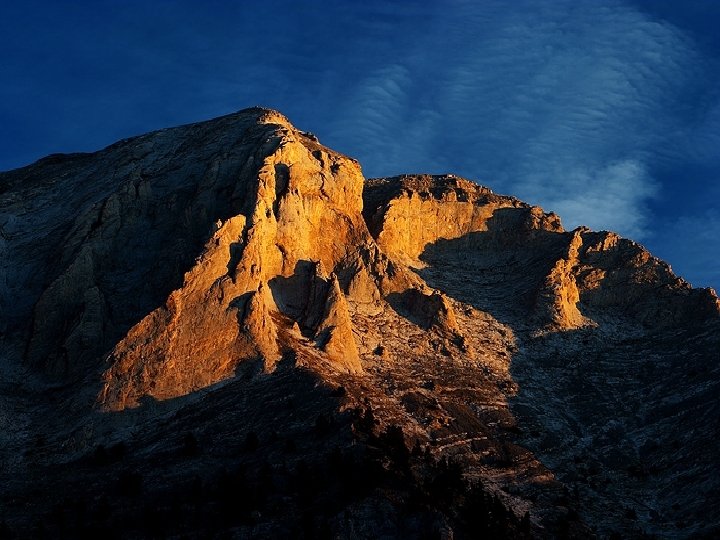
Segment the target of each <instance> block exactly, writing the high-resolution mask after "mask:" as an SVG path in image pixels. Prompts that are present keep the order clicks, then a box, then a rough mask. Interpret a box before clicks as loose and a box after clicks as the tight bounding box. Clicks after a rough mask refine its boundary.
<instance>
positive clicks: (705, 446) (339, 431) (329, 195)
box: [0, 108, 720, 538]
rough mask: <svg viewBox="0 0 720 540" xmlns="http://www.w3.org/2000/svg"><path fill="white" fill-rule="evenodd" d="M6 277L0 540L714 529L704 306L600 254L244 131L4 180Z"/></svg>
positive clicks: (239, 116)
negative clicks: (3, 535)
mask: <svg viewBox="0 0 720 540" xmlns="http://www.w3.org/2000/svg"><path fill="white" fill-rule="evenodd" d="M0 255H1V256H0V261H2V262H1V263H0V283H1V284H2V288H0V302H2V304H1V305H0V308H1V312H2V314H3V316H2V319H0V331H1V332H2V334H1V336H2V338H1V339H2V347H3V357H2V362H3V381H2V383H1V384H0V425H2V426H3V430H2V431H3V433H2V435H0V440H2V442H3V444H2V445H0V448H1V449H0V460H2V463H3V468H2V473H0V486H1V487H0V501H2V502H1V503H0V509H2V514H0V519H1V520H4V522H3V525H2V526H3V527H4V529H5V530H6V532H12V533H16V534H18V535H20V536H27V535H33V534H36V533H38V532H39V531H41V532H42V531H44V532H45V533H49V534H50V535H51V536H67V537H75V535H77V534H81V533H82V534H85V533H88V534H90V533H97V534H100V533H104V532H107V531H114V533H115V534H119V535H120V536H122V537H125V536H127V537H145V536H153V535H154V536H158V535H159V536H178V535H181V534H190V535H195V536H197V537H207V536H208V535H212V534H220V533H221V532H222V534H229V535H230V537H238V538H245V537H268V536H270V537H275V536H277V537H291V536H294V537H300V536H305V537H308V538H310V537H318V536H323V535H326V536H330V537H338V538H356V537H358V538H377V537H379V536H385V537H397V538H407V537H421V536H422V535H423V534H430V535H431V536H432V535H433V534H434V535H435V536H437V537H443V538H451V537H453V535H454V537H455V538H464V537H474V535H477V534H488V535H496V536H498V535H501V534H502V535H506V536H509V537H527V538H531V537H552V536H558V537H563V536H565V537H567V536H571V537H592V536H594V535H599V536H601V537H604V536H607V535H610V534H613V533H616V534H620V535H622V536H623V537H628V536H630V537H632V536H638V537H639V536H642V535H643V534H651V535H657V536H660V537H668V538H669V537H672V538H676V537H686V536H691V535H706V536H711V535H712V534H714V533H717V532H718V531H720V529H719V527H720V522H719V521H718V519H717V516H718V515H720V497H718V496H717V493H718V490H720V480H719V479H718V478H717V477H716V475H715V474H714V471H715V469H716V467H717V466H718V464H719V463H718V462H719V459H720V446H719V444H720V443H718V440H720V439H719V438H718V435H719V433H718V425H717V414H718V411H719V409H720V397H719V396H720V393H718V389H719V386H720V371H719V363H718V360H719V358H718V352H717V351H718V350H720V302H719V301H718V298H717V296H716V295H715V293H714V292H713V291H712V290H711V289H693V288H692V287H691V286H690V285H689V284H688V283H687V282H685V281H684V280H682V279H681V278H678V277H676V276H675V275H674V274H673V273H672V271H671V269H670V267H669V266H668V265H667V264H666V263H664V262H663V261H661V260H659V259H657V258H655V257H653V256H652V255H651V254H650V253H648V252H647V251H646V250H645V249H644V248H643V247H642V246H641V245H639V244H637V243H635V242H633V241H631V240H627V239H624V238H621V237H619V236H618V235H616V234H614V233H611V232H604V231H603V232H594V231H591V230H589V229H587V228H582V227H581V228H578V229H576V230H574V231H565V230H564V229H563V227H562V225H561V222H560V218H559V217H558V216H556V215H555V214H553V213H549V214H548V213H546V212H544V211H543V210H542V209H541V208H539V207H537V206H531V205H529V204H526V203H523V202H521V201H519V200H518V199H516V198H514V197H510V196H505V195H498V194H495V193H494V192H493V191H492V190H491V189H490V188H488V187H484V186H480V185H478V184H476V183H474V182H471V181H469V180H466V179H463V178H459V177H456V176H455V175H452V174H447V175H428V174H408V175H402V176H399V177H392V178H380V179H373V180H365V179H364V178H363V175H362V172H361V168H360V165H359V164H358V162H357V161H356V160H354V159H352V158H349V157H346V156H344V155H342V154H339V153H337V152H335V151H333V150H331V149H329V148H327V147H324V146H322V145H321V144H320V143H319V142H318V140H317V138H316V137H315V136H314V135H312V134H310V133H307V132H303V131H300V130H298V129H296V128H295V127H293V126H292V125H291V124H290V122H289V121H288V120H287V118H285V117H284V116H283V115H282V114H280V113H278V112H276V111H272V110H268V109H262V108H252V109H246V110H243V111H240V112H238V113H235V114H231V115H228V116H224V117H221V118H217V119H214V120H211V121H208V122H202V123H198V124H192V125H187V126H180V127H177V128H171V129H165V130H160V131H157V132H153V133H149V134H147V135H142V136H139V137H135V138H131V139H126V140H123V141H120V142H118V143H116V144H113V145H111V146H109V147H108V148H106V149H104V150H101V151H99V152H96V153H92V154H69V155H52V156H48V157H47V158H44V159H42V160H40V161H38V162H37V163H35V164H33V165H30V166H28V167H24V168H21V169H17V170H14V171H9V172H6V173H0ZM107 478H112V480H111V481H108V480H107ZM59 492H61V493H63V494H64V496H63V497H60V496H59V495H58V493H59ZM66 500H69V501H71V502H69V503H66V502H65V501H66ZM38 524H39V525H38ZM38 527H41V530H40V529H38ZM195 536H193V537H195Z"/></svg>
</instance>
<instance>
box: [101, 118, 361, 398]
mask: <svg viewBox="0 0 720 540" xmlns="http://www.w3.org/2000/svg"><path fill="white" fill-rule="evenodd" d="M261 122H263V123H267V125H269V126H270V127H269V128H268V130H267V132H266V133H267V134H268V135H267V137H268V139H267V141H266V142H264V143H263V147H262V148H263V149H264V154H265V155H262V154H255V155H254V156H252V157H251V158H249V159H250V160H251V161H252V162H253V164H254V167H255V168H252V167H248V168H246V169H236V170H232V169H229V170H228V171H227V172H226V174H227V175H229V176H230V177H231V178H232V177H235V181H236V182H242V183H246V184H248V185H252V186H253V188H252V190H249V191H248V192H246V196H245V201H244V208H243V210H244V213H241V214H238V215H236V216H233V217H231V218H230V219H228V220H227V221H226V222H224V223H222V222H218V224H217V227H218V230H217V231H216V232H215V234H214V235H213V237H212V238H211V239H210V240H209V241H208V242H207V244H206V245H205V248H204V250H203V251H202V253H201V255H200V257H199V259H198V260H197V261H196V263H195V265H194V266H193V267H192V268H191V269H190V270H189V271H188V272H187V273H186V274H185V278H184V282H183V285H182V287H180V288H178V289H176V290H175V291H173V292H172V293H171V295H170V297H169V299H168V301H167V302H166V303H165V305H164V306H162V307H159V308H158V309H157V310H155V311H153V312H152V313H150V314H149V315H148V316H147V317H145V318H144V319H143V320H142V321H140V322H139V323H138V324H136V325H135V326H134V327H133V328H132V329H131V330H130V332H129V333H128V335H127V336H126V337H125V338H123V339H122V340H121V341H120V342H119V343H118V344H117V345H116V346H115V347H114V349H113V351H112V353H111V356H110V363H111V367H110V369H109V370H108V371H107V372H106V374H105V376H104V380H105V387H104V390H103V392H102V395H101V398H100V399H101V402H102V404H103V406H105V407H108V408H110V409H118V408H124V407H126V406H132V405H135V404H136V403H137V400H138V398H139V397H141V396H142V395H149V396H152V397H155V398H157V399H167V398H170V397H176V396H181V395H185V394H187V393H188V392H191V391H193V390H197V389H200V388H204V387H206V386H208V385H210V384H212V383H215V382H218V381H220V380H222V379H225V378H227V377H230V376H232V375H233V374H234V372H235V369H236V368H237V366H238V364H239V363H240V362H243V361H245V360H252V359H260V360H262V361H263V363H264V366H265V370H266V371H269V370H272V368H273V366H274V365H275V364H276V363H277V362H278V361H279V359H280V357H281V355H282V350H283V349H284V348H288V347H291V346H292V345H291V344H290V343H288V342H281V341H280V340H279V334H278V325H281V326H282V325H285V326H287V325H288V324H292V323H293V322H296V323H298V324H299V325H300V326H301V327H302V328H304V329H305V330H306V331H307V332H310V333H312V334H313V335H317V336H318V337H317V340H318V347H319V348H320V349H321V350H322V351H324V352H325V353H326V354H327V356H328V358H329V359H330V360H331V361H332V362H334V363H335V364H336V366H337V368H338V369H341V370H349V371H352V372H355V371H362V368H361V366H360V362H359V358H358V356H357V351H356V349H355V343H354V339H353V336H352V331H351V329H350V321H349V316H348V314H347V308H346V306H345V303H344V298H343V294H342V293H341V292H340V291H339V288H338V284H337V279H335V278H334V279H333V280H329V279H328V278H327V276H324V277H323V276H320V275H313V276H310V278H309V280H310V281H312V283H313V284H314V285H313V286H309V283H307V281H308V275H307V268H308V267H310V266H317V267H319V268H329V269H331V271H335V270H336V269H341V268H343V265H344V264H345V261H346V260H347V259H348V256H349V254H351V253H355V252H357V250H358V248H359V246H361V245H363V244H364V243H367V242H368V241H369V240H370V236H369V234H368V232H367V228H366V227H365V223H364V221H363V220H362V216H361V210H362V198H361V193H362V188H363V178H362V174H361V172H360V168H359V166H358V164H357V163H356V162H354V161H353V160H350V159H348V158H346V157H344V156H341V155H339V154H336V153H334V152H331V151H329V150H327V149H325V148H324V147H322V146H320V145H319V144H317V143H316V142H314V141H313V140H312V139H310V138H309V137H307V136H306V135H304V134H303V133H301V132H299V131H297V130H295V129H294V128H293V127H292V126H290V124H289V123H288V122H287V120H285V119H284V118H282V117H279V116H278V115H274V114H267V115H266V116H264V117H262V118H261ZM329 231H332V233H331V234H328V232H329ZM306 290H312V291H313V293H314V294H313V295H311V296H313V297H312V298H303V297H302V296H303V295H304V294H305V291H306ZM293 296H295V297H293Z"/></svg>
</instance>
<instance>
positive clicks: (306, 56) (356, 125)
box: [0, 0, 720, 289]
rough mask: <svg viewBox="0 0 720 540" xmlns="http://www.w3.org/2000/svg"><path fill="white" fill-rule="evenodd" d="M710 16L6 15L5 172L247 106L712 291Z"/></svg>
mask: <svg viewBox="0 0 720 540" xmlns="http://www.w3.org/2000/svg"><path fill="white" fill-rule="evenodd" d="M717 28H720V2H714V1H710V0H708V1H697V2H690V1H687V2H679V1H674V0H652V1H651V0H648V1H642V2H641V1H632V0H606V1H600V0H597V1H590V0H587V1H581V0H547V1H533V2H524V1H522V0H516V1H513V2H509V1H503V2H500V1H489V0H488V1H484V0H483V1H480V0H475V1H460V0H458V1H438V2H429V1H428V2H425V1H422V2H420V1H418V2H409V1H408V2H396V3H390V2H386V1H374V0H365V1H364V2H339V1H338V2H319V1H318V2H298V1H294V2H290V1H287V2H267V3H263V5H260V3H256V2H239V1H238V2H230V1H226V2H219V1H211V0H210V1H208V0H206V1H203V2H195V1H193V2H190V1H187V2H181V1H177V2H163V1H154V2H148V1H147V0H145V1H143V2H140V1H134V0H126V1H122V2H121V1H119V0H117V1H99V0H94V1H74V2H73V1H70V2H54V1H53V2H50V1H46V2H39V1H24V2H9V1H2V2H1V3H0V128H1V129H0V170H5V169H10V168H14V167H18V166H22V165H25V164H28V163H30V162H32V161H34V160H36V159H38V158H39V157H42V156H43V155H46V154H48V153H52V152H72V151H90V150H96V149H99V148H102V147H103V146H106V145H107V144H110V143H112V142H114V141H115V140H117V139H119V138H122V137H127V136H130V135H135V134H140V133H143V132H146V131H149V130H152V129H157V128H161V127H167V126H172V125H176V124H180V123H186V122H192V121H198V120H203V119H207V118H211V117H214V116H219V115H221V114H226V113H229V112H232V111H235V110H238V109H241V108H245V107H248V106H252V105H264V106H268V107H273V108H277V109H279V110H281V111H282V112H284V113H285V114H286V115H287V116H288V117H289V118H290V119H291V121H293V123H294V124H295V125H296V126H298V127H299V128H301V129H305V130H309V131H312V132H314V133H315V134H317V135H318V136H319V138H320V140H321V141H322V142H323V143H325V144H327V145H328V146H330V147H332V148H335V149H337V150H339V151H341V152H344V153H346V154H349V155H352V156H354V157H356V158H358V159H359V160H360V162H361V163H362V165H363V169H364V171H365V174H366V176H385V175H392V174H397V173H401V172H455V173H457V174H461V175H464V176H467V177H469V178H473V179H476V180H478V181H480V182H481V183H484V184H487V185H490V186H491V187H493V188H494V189H495V190H496V191H498V192H504V193H510V194H513V195H516V196H518V197H520V198H521V199H523V200H526V201H528V202H531V203H534V204H539V205H541V206H543V207H544V208H545V209H546V210H554V211H556V212H558V213H559V214H560V215H561V217H562V218H563V222H564V223H565V225H566V227H567V228H572V227H574V226H577V225H579V224H585V225H588V226H590V227H592V228H593V229H610V230H615V231H618V232H619V233H621V234H623V235H624V236H629V237H631V238H633V239H635V240H638V241H640V242H641V243H643V244H644V245H646V246H647V247H648V248H649V249H650V250H651V251H652V252H653V253H655V254H656V255H658V256H660V257H662V258H664V259H666V260H667V261H668V262H670V264H671V265H672V266H673V268H674V269H675V270H676V272H677V273H679V274H680V275H682V276H683V277H685V278H686V279H688V280H689V281H690V282H691V283H693V284H694V285H696V286H713V287H715V288H716V289H720V258H719V257H718V255H717V254H718V253H720V32H718V31H717Z"/></svg>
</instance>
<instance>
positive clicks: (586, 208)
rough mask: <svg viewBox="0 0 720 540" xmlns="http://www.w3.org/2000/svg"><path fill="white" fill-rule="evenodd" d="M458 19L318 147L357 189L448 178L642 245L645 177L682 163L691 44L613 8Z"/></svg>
mask: <svg viewBox="0 0 720 540" xmlns="http://www.w3.org/2000/svg"><path fill="white" fill-rule="evenodd" d="M458 6H459V8H458V9H454V10H447V12H445V13H440V14H438V15H437V17H438V20H437V23H436V25H435V26H434V28H433V29H432V31H430V32H425V33H424V34H420V35H413V36H412V38H411V39H410V37H408V39H407V41H405V42H401V41H400V42H399V43H398V46H397V48H396V56H395V57H394V58H393V62H392V64H390V65H389V66H386V67H382V68H379V69H377V70H375V71H373V72H371V73H369V74H368V75H367V77H365V78H364V79H363V80H362V81H361V83H360V84H359V85H358V86H357V88H356V90H355V91H353V92H351V93H350V94H348V98H347V99H345V100H342V101H341V103H340V105H339V109H340V110H341V111H342V114H341V115H339V116H338V121H337V124H336V125H335V128H334V130H331V133H332V135H331V137H330V139H332V140H335V139H338V140H340V139H343V138H345V139H346V141H347V144H348V146H347V147H346V151H348V152H350V153H353V154H354V155H356V157H358V158H360V160H361V162H362V163H363V164H364V167H365V170H366V171H367V172H368V174H370V175H385V174H392V173H395V172H403V171H414V170H418V169H419V170H434V171H443V170H444V171H454V172H458V173H460V174H464V175H467V176H470V177H473V178H477V179H479V180H480V181H481V182H483V183H488V184H490V185H492V186H493V187H494V188H495V189H496V190H497V191H505V192H509V193H512V194H514V195H517V196H519V197H521V198H524V199H527V200H528V202H532V203H535V204H540V205H542V206H544V207H546V209H548V210H554V211H557V212H558V213H560V215H561V217H563V219H564V221H565V222H566V223H569V224H579V223H583V224H587V225H589V226H591V227H593V228H598V229H612V230H617V231H618V232H620V233H622V234H624V235H629V236H633V237H635V238H638V239H643V238H644V237H646V236H647V233H648V222H649V219H650V217H651V216H650V215H649V210H648V204H647V203H648V200H649V199H651V198H652V197H653V196H654V195H655V194H656V193H657V192H658V189H659V186H658V183H657V182H656V181H655V180H653V178H651V174H650V171H651V170H652V168H653V166H656V165H657V164H658V163H660V162H662V161H663V160H668V159H670V160H671V159H677V158H678V156H679V155H681V154H682V152H686V151H687V149H686V148H685V147H684V146H685V145H686V144H688V141H689V134H688V133H689V130H690V127H689V126H686V125H685V124H683V123H682V122H681V121H679V115H681V111H677V110H676V104H677V103H678V101H682V96H683V95H684V93H687V92H688V91H689V89H691V86H692V85H693V84H694V81H695V80H696V79H697V77H699V76H700V75H702V70H703V69H704V68H706V67H707V66H705V65H704V64H703V60H702V58H701V57H700V56H699V55H698V53H697V52H696V51H695V50H694V48H693V44H692V41H691V40H689V39H688V38H687V37H686V36H685V35H684V34H683V33H682V32H680V31H679V30H677V29H676V28H674V27H672V26H670V25H667V24H660V23H658V22H655V21H652V20H650V19H649V18H647V17H646V16H645V15H643V14H641V13H639V12H637V11H635V10H633V9H631V8H628V7H626V6H623V5H622V4H620V3H615V2H611V3H608V4H606V5H602V6H601V5H596V4H594V3H577V2H571V1H556V2H549V3H545V4H543V5H541V6H539V5H537V4H536V3H529V2H528V3H518V4H514V6H515V9H513V10H510V9H508V8H507V4H504V3H492V2H483V3H482V4H479V3H463V4H458ZM358 126H360V129H359V130H357V127H358ZM353 130H357V131H356V132H355V134H353ZM679 140H683V141H685V142H684V143H683V144H682V145H679V144H678V141H679ZM343 144H345V141H344V142H343Z"/></svg>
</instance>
